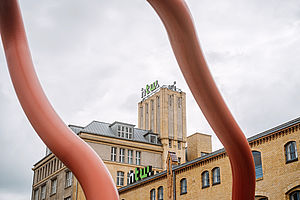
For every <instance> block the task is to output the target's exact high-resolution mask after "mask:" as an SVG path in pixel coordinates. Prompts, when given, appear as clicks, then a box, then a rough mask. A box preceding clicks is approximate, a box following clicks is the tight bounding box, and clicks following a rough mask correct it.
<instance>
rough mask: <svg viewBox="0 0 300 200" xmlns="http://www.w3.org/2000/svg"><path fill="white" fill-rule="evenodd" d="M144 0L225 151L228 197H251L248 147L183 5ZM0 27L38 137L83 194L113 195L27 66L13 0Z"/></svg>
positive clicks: (99, 165)
mask: <svg viewBox="0 0 300 200" xmlns="http://www.w3.org/2000/svg"><path fill="white" fill-rule="evenodd" d="M148 1H149V3H150V4H151V5H152V6H153V8H154V9H155V10H156V12H157V13H158V15H159V16H160V18H161V19H162V21H163V23H164V25H165V27H166V29H167V32H168V35H169V39H170V42H171V45H172V48H173V51H174V53H175V56H176V59H177V62H178V63H179V66H180V68H181V71H182V73H183V75H184V77H185V79H186V81H187V83H188V85H189V87H190V89H191V91H192V93H193V95H194V98H195V99H196V101H197V103H198V105H199V106H200V108H201V110H202V111H203V113H204V115H205V117H206V119H207V120H208V122H209V123H210V125H211V127H212V128H213V130H214V131H215V133H216V134H217V136H218V138H219V139H220V141H221V142H222V143H223V145H224V147H225V150H226V152H227V154H228V156H229V159H230V163H231V168H232V177H233V188H232V199H234V200H253V199H254V194H255V170H254V163H253V158H252V154H251V149H250V147H249V145H248V142H247V140H246V138H245V136H244V135H243V133H242V131H241V130H240V128H239V126H238V125H237V123H236V122H235V120H234V118H233V116H232V115H231V113H230V111H229V110H228V108H227V106H226V104H225V102H224V100H223V99H222V97H221V95H220V93H219V91H218V89H217V87H216V85H215V83H214V81H213V78H212V76H211V74H210V72H209V70H208V67H207V64H206V62H205V59H204V57H203V55H202V52H201V48H200V45H199V42H198V39H197V35H196V32H195V28H194V25H193V22H192V18H191V15H190V13H189V9H188V8H187V5H186V4H185V2H184V1H183V0H148ZM0 31H1V36H2V42H3V46H4V50H5V54H6V59H7V64H8V67H9V72H10V75H11V79H12V81H13V84H14V87H15V90H16V93H17V96H18V98H19V101H20V103H21V105H22V107H23V110H24V112H25V113H26V115H27V117H28V119H29V121H30V123H31V124H32V126H33V127H34V129H35V130H36V132H37V133H38V134H39V136H40V138H41V139H42V140H43V141H44V143H45V144H46V145H47V146H48V147H49V148H50V149H51V151H52V152H53V153H54V154H55V155H56V156H57V157H58V158H59V159H60V160H61V161H63V163H64V164H65V165H66V166H67V167H68V168H69V169H70V170H72V172H73V173H74V175H75V176H76V178H77V179H78V180H79V182H80V184H81V186H82V188H83V190H84V193H85V196H86V198H87V200H99V199H118V193H117V190H116V187H115V184H114V182H113V180H112V178H111V176H110V174H109V172H108V170H107V168H106V167H105V165H104V163H103V162H102V160H101V158H99V157H98V155H97V154H96V153H95V152H94V151H93V150H92V149H91V148H90V147H89V146H88V145H87V144H85V143H84V142H83V141H82V140H81V139H80V138H79V137H77V136H76V135H75V134H73V133H72V132H71V131H70V130H69V128H68V127H67V126H66V125H65V124H64V123H63V121H62V120H61V119H60V118H59V116H58V115H57V114H56V113H55V111H54V109H53V108H52V106H51V104H50V103H49V101H48V99H47V97H46V96H45V94H44V92H43V90H42V88H41V85H40V83H39V81H38V78H37V76H36V73H35V71H34V68H33V64H32V60H31V56H30V51H29V47H28V44H27V40H26V34H25V30H24V25H23V22H22V17H21V14H20V10H19V6H18V3H17V0H1V1H0ZM58 137H59V139H58ZM75 151H76V153H75Z"/></svg>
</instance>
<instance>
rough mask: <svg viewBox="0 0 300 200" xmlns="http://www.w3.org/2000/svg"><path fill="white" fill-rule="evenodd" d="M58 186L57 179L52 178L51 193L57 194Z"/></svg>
mask: <svg viewBox="0 0 300 200" xmlns="http://www.w3.org/2000/svg"><path fill="white" fill-rule="evenodd" d="M56 188H57V179H56V178H55V179H52V180H51V192H50V194H51V195H52V194H55V193H56Z"/></svg>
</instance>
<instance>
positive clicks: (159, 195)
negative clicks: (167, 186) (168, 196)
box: [157, 186, 164, 200]
mask: <svg viewBox="0 0 300 200" xmlns="http://www.w3.org/2000/svg"><path fill="white" fill-rule="evenodd" d="M157 190H158V192H157V199H158V200H163V199H164V188H163V186H160V187H159V188H158V189H157Z"/></svg>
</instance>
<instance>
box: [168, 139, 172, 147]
mask: <svg viewBox="0 0 300 200" xmlns="http://www.w3.org/2000/svg"><path fill="white" fill-rule="evenodd" d="M169 148H172V140H169Z"/></svg>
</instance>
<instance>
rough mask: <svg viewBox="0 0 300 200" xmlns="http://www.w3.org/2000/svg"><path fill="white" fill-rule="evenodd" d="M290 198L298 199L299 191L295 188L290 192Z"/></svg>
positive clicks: (292, 199)
mask: <svg viewBox="0 0 300 200" xmlns="http://www.w3.org/2000/svg"><path fill="white" fill-rule="evenodd" d="M290 200H300V191H299V190H296V191H295V192H292V193H291V194H290Z"/></svg>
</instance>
